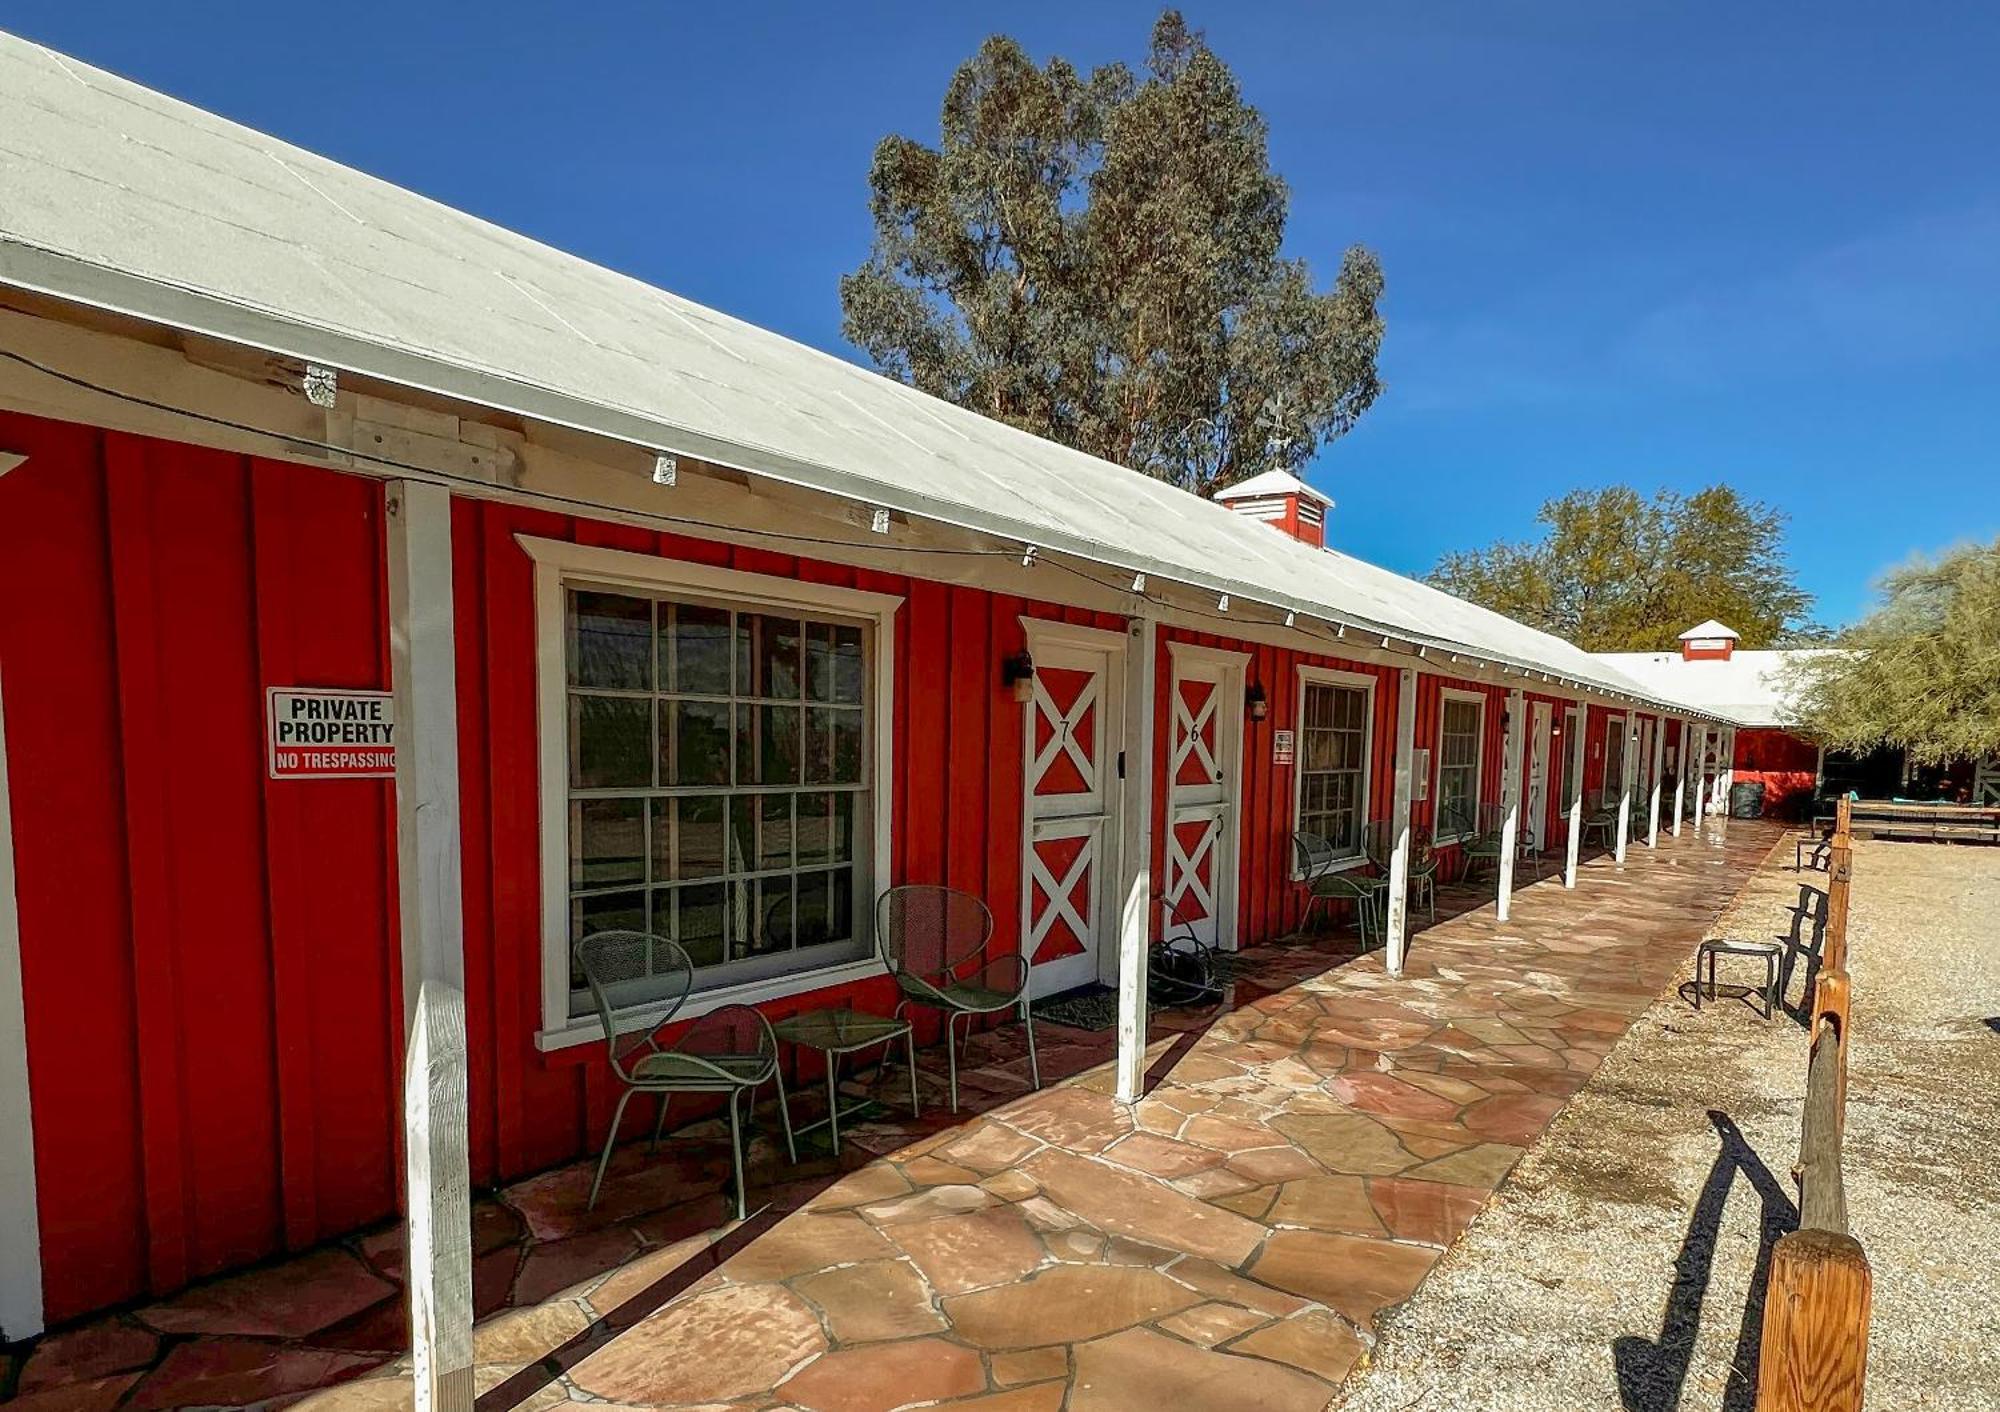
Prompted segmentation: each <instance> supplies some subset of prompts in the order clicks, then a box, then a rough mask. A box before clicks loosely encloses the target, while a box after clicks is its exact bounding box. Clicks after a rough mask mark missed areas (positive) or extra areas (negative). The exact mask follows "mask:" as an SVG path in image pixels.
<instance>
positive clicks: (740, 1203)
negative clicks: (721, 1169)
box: [729, 1088, 750, 1221]
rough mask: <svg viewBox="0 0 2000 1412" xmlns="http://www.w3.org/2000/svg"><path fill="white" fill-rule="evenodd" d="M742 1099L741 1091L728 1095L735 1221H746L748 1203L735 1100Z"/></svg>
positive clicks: (740, 1121) (734, 1090)
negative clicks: (733, 1169)
mask: <svg viewBox="0 0 2000 1412" xmlns="http://www.w3.org/2000/svg"><path fill="white" fill-rule="evenodd" d="M742 1097H743V1090H742V1089H740V1088H739V1089H732V1090H731V1091H730V1094H729V1155H730V1157H731V1158H732V1159H733V1161H732V1165H733V1166H734V1168H735V1171H736V1219H737V1220H739V1221H742V1220H746V1219H748V1217H749V1215H750V1203H749V1199H748V1196H747V1194H746V1193H745V1191H744V1188H743V1115H742V1114H741V1113H740V1112H738V1111H737V1100H738V1099H740V1098H742Z"/></svg>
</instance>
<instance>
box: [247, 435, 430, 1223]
mask: <svg viewBox="0 0 2000 1412" xmlns="http://www.w3.org/2000/svg"><path fill="white" fill-rule="evenodd" d="M249 473H250V485H251V514H252V518H253V529H252V534H251V545H252V551H251V557H252V560H253V564H254V572H255V616H256V622H257V634H256V635H257V646H256V650H257V659H258V660H257V678H258V681H259V683H260V684H261V685H266V686H285V685H312V686H334V687H353V688H357V689H362V690H368V689H379V688H380V687H382V686H383V685H385V684H386V681H387V678H386V674H385V671H384V667H383V655H384V653H385V651H386V649H387V640H386V636H385V634H384V633H383V631H382V624H383V622H384V621H385V617H386V613H387V608H386V605H385V603H384V601H383V598H384V588H385V584H384V564H383V529H384V526H383V516H382V492H381V490H380V488H379V487H377V486H375V485H373V484H371V483H369V482H367V481H363V480H358V479H352V478H347V477H340V476H329V475H326V474H324V473H320V472H315V471H311V470H306V469H303V468H300V467H297V466H286V465H280V464H278V463H276V462H269V461H257V462H252V463H251V464H250V471H249ZM329 605H338V607H337V609H336V610H335V611H328V609H329ZM267 775H268V771H267V770H265V769H264V768H263V761H262V760H261V759H260V760H259V762H258V782H259V785H260V787H261V789H262V792H263V801H264V848H265V854H266V858H267V860H268V861H267V869H268V876H267V880H266V881H267V890H268V896H269V914H270V915H269V926H270V950H271V966H272V974H273V984H274V999H275V1018H276V1028H277V1052H278V1114H279V1124H280V1136H279V1140H280V1150H281V1165H280V1171H281V1177H282V1191H283V1200H284V1205H285V1234H286V1243H287V1244H288V1245H289V1246H292V1247H294V1248H296V1247H298V1246H301V1245H307V1244H311V1243H313V1242H315V1241H317V1240H319V1239H321V1238H323V1236H324V1235H325V1233H326V1232H327V1231H328V1230H329V1229H331V1230H345V1229H349V1228H351V1227H353V1226H354V1225H356V1224H359V1223H361V1222H364V1221H368V1220H371V1219H373V1218H374V1217H375V1216H376V1215H377V1214H378V1213H379V1212H381V1211H382V1210H383V1209H384V1207H385V1206H387V1205H388V1204H390V1203H391V1202H393V1200H394V1198H395V1192H396V1187H397V1173H396V1168H395V1163H394V1156H393V1153H392V1151H391V1149H390V1146H389V1144H387V1143H385V1141H384V1140H383V1123H382V1118H381V1114H382V1111H383V1109H384V1107H385V1105H386V1106H389V1107H393V1106H394V1104H395V1102H396V1099H397V1081H398V1073H397V1065H396V1063H395V1062H394V1061H393V1058H392V1055H391V1051H392V1050H393V1049H394V1048H395V1047H396V1046H398V1045H400V1042H401V1030H402V1025H401V1016H400V1013H399V1007H398V1004H397V999H396V997H397V987H398V984H399V979H398V967H397V958H396V955H395V951H394V948H393V947H391V946H390V945H388V944H387V942H386V938H384V937H383V936H382V935H380V934H379V923H378V919H379V918H382V917H384V916H386V915H388V914H390V913H391V912H393V911H394V907H395V878H394V875H393V868H394V865H393V859H392V857H391V853H390V848H389V844H390V842H391V840H390V839H389V838H388V830H387V828H386V827H385V825H384V800H385V798H386V797H387V796H389V795H390V793H391V791H390V788H389V786H388V785H387V784H386V783H384V782H382V781H377V780H315V781H311V782H305V781H296V780H271V779H269V778H267V777H266V776H267Z"/></svg>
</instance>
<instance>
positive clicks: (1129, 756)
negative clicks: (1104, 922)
mask: <svg viewBox="0 0 2000 1412" xmlns="http://www.w3.org/2000/svg"><path fill="white" fill-rule="evenodd" d="M1127 632H1128V636H1127V639H1126V648H1125V732H1124V738H1125V750H1124V754H1123V762H1124V776H1125V778H1124V782H1123V784H1122V785H1121V786H1120V790H1119V794H1120V801H1121V805H1120V813H1121V815H1122V820H1121V827H1120V829H1119V838H1120V843H1119V850H1118V868H1119V873H1120V874H1121V877H1120V879H1119V890H1120V893H1121V895H1122V896H1123V898H1124V902H1123V903H1122V904H1121V906H1120V908H1119V913H1118V1065H1117V1094H1118V1099H1119V1101H1120V1102H1123V1103H1136V1102H1138V1101H1139V1099H1140V1097H1141V1096H1142V1095H1143V1090H1144V1087H1145V1080H1146V950H1147V947H1148V946H1149V945H1150V944H1151V942H1152V939H1153V716H1154V709H1153V708H1154V694H1155V691H1156V685H1155V682H1154V674H1155V672H1156V670H1157V667H1158V663H1159V642H1160V632H1159V622H1158V621H1157V620H1156V619H1154V618H1152V617H1150V616H1143V617H1136V618H1133V619H1132V620H1131V623H1130V626H1129V628H1128V630H1127Z"/></svg>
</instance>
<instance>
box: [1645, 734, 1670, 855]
mask: <svg viewBox="0 0 2000 1412" xmlns="http://www.w3.org/2000/svg"><path fill="white" fill-rule="evenodd" d="M1666 764H1667V718H1666V717H1665V716H1655V717H1653V770H1652V776H1651V778H1652V781H1653V788H1652V799H1651V801H1650V803H1649V804H1648V805H1647V809H1646V847H1648V848H1658V847H1659V846H1660V791H1661V789H1662V785H1661V783H1660V773H1661V771H1662V770H1664V769H1665V768H1666Z"/></svg>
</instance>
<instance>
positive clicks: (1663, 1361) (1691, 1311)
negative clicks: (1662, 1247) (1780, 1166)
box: [1611, 1109, 1799, 1412]
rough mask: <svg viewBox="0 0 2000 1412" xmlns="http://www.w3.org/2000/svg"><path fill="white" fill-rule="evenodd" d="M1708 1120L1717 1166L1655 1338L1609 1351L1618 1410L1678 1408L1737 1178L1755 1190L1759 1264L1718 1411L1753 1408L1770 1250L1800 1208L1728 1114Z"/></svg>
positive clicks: (1619, 1343)
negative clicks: (1759, 1206) (1759, 1209)
mask: <svg viewBox="0 0 2000 1412" xmlns="http://www.w3.org/2000/svg"><path fill="white" fill-rule="evenodd" d="M1708 1118H1709V1121H1710V1122H1711V1123H1713V1124H1715V1133H1716V1138H1717V1140H1718V1147H1717V1149H1716V1154H1715V1161H1714V1162H1713V1163H1712V1164H1710V1166H1709V1169H1708V1178H1707V1180H1706V1181H1704V1182H1703V1183H1702V1188H1701V1195H1700V1196H1699V1197H1698V1198H1697V1199H1696V1201H1695V1204H1694V1210H1693V1211H1692V1212H1691V1213H1690V1214H1689V1216H1688V1226H1687V1234H1686V1235H1685V1236H1683V1237H1682V1238H1681V1249H1680V1254H1679V1255H1678V1256H1677V1257H1676V1258H1675V1260H1674V1283H1673V1287H1672V1289H1670V1290H1669V1291H1668V1292H1667V1308H1666V1313H1665V1314H1664V1315H1663V1316H1662V1318H1661V1320H1660V1332H1659V1336H1658V1337H1657V1338H1650V1339H1648V1338H1640V1337H1638V1336H1637V1335H1629V1334H1628V1335H1626V1336H1625V1337H1623V1338H1619V1339H1616V1340H1614V1341H1613V1342H1612V1345H1611V1359H1612V1364H1613V1366H1614V1368H1615V1369H1616V1372H1617V1376H1618V1396H1619V1401H1620V1405H1621V1406H1622V1407H1623V1408H1624V1412H1677V1409H1678V1408H1679V1407H1680V1405H1681V1392H1682V1389H1683V1388H1684V1386H1685V1385H1686V1383H1687V1375H1688V1367H1689V1365H1690V1364H1691V1363H1692V1362H1693V1360H1694V1344H1695V1338H1696V1335H1697V1334H1698V1333H1699V1332H1700V1329H1701V1311H1702V1305H1703V1303H1704V1302H1705V1301H1706V1299H1707V1297H1708V1284H1709V1278H1710V1275H1711V1274H1712V1272H1713V1270H1714V1266H1715V1242H1716V1236H1717V1234H1718V1233H1719V1232H1720V1231H1721V1229H1722V1212H1723V1208H1724V1207H1725V1206H1726V1205H1727V1204H1728V1200H1729V1189H1730V1187H1731V1186H1732V1185H1733V1184H1734V1182H1735V1180H1736V1176H1737V1174H1738V1173H1739V1172H1740V1173H1742V1174H1743V1176H1744V1177H1745V1178H1746V1179H1747V1180H1748V1181H1749V1183H1750V1185H1751V1187H1752V1188H1753V1189H1754V1190H1755V1191H1756V1193H1757V1196H1758V1199H1759V1200H1760V1202H1761V1203H1762V1214H1761V1217H1760V1219H1759V1222H1758V1225H1759V1230H1758V1244H1757V1264H1756V1268H1755V1270H1754V1271H1753V1272H1752V1274H1751V1278H1750V1290H1749V1294H1748V1297H1747V1298H1746V1299H1745V1301H1744V1306H1743V1318H1742V1321H1741V1323H1740V1324H1739V1325H1738V1326H1737V1332H1736V1351H1735V1355H1734V1357H1733V1358H1732V1359H1731V1364H1730V1370H1729V1382H1728V1385H1727V1386H1726V1387H1725V1388H1724V1390H1723V1397H1722V1406H1723V1408H1724V1412H1754V1409H1755V1407H1756V1404H1757V1345H1758V1340H1759V1338H1760V1336H1761V1334H1762V1331H1763V1324H1764V1291H1765V1288H1766V1286H1767V1284H1768V1283H1769V1280H1770V1274H1771V1247H1772V1246H1774V1245H1776V1244H1777V1243H1778V1240H1779V1238H1780V1237H1782V1236H1784V1235H1785V1234H1787V1233H1788V1232H1790V1231H1793V1230H1796V1229H1798V1224H1799V1213H1798V1207H1797V1206H1796V1205H1795V1204H1794V1203H1793V1201H1792V1199H1791V1197H1790V1196H1788V1195H1786V1194H1785V1190H1784V1188H1783V1187H1781V1186H1780V1185H1779V1184H1778V1179H1777V1178H1776V1177H1774V1176H1772V1175H1771V1169H1770V1168H1768V1167H1766V1166H1765V1165H1764V1162H1763V1159H1762V1158H1760V1157H1759V1156H1758V1155H1757V1153H1756V1151H1755V1149H1753V1148H1752V1147H1751V1146H1750V1144H1749V1143H1747V1142H1745V1141H1744V1140H1743V1134H1742V1133H1741V1132H1740V1131H1739V1130H1738V1129H1737V1127H1736V1124H1735V1123H1733V1122H1732V1121H1730V1119H1729V1116H1728V1115H1727V1114H1725V1113H1718V1112H1716V1111H1714V1110H1713V1109H1711V1110H1710V1111H1709V1115H1708Z"/></svg>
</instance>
